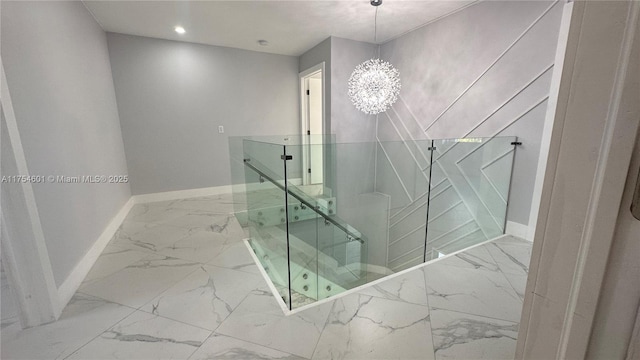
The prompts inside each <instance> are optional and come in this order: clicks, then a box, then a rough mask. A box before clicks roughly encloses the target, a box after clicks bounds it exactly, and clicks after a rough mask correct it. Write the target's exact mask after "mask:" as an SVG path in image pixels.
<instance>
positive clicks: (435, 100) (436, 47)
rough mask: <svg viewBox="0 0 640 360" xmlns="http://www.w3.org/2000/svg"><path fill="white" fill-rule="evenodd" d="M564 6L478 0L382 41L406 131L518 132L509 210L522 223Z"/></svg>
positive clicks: (397, 120)
mask: <svg viewBox="0 0 640 360" xmlns="http://www.w3.org/2000/svg"><path fill="white" fill-rule="evenodd" d="M550 7H551V9H550V10H549V8H550ZM547 10H548V11H547ZM545 12H546V13H545ZM543 14H544V15H543ZM561 14H562V3H561V2H559V3H556V5H555V6H554V5H553V3H551V2H545V1H495V2H494V1H490V2H480V3H478V4H477V5H473V6H471V7H468V8H466V9H464V10H462V11H460V12H458V13H455V14H453V15H451V16H448V17H446V18H443V19H442V20H439V21H437V22H434V23H432V24H429V25H427V26H425V27H422V28H420V29H417V30H415V31H413V32H410V33H408V34H406V35H404V36H402V37H400V38H398V39H396V40H394V41H391V42H389V43H386V44H384V45H383V46H382V47H381V57H382V58H383V59H385V60H388V61H390V62H391V63H392V64H393V65H394V66H395V67H396V68H398V70H399V71H400V76H401V79H402V90H401V93H400V99H399V100H398V102H397V103H396V104H395V105H394V107H393V110H392V111H388V112H387V113H388V114H389V116H391V117H392V118H393V122H394V125H396V127H398V128H399V129H400V133H402V134H401V135H403V136H404V137H406V136H407V135H406V134H410V136H412V137H413V138H416V139H423V138H430V139H439V138H457V137H465V136H471V137H492V136H495V135H503V136H510V135H515V136H518V137H519V138H520V139H521V141H522V142H523V145H522V146H520V147H518V149H517V153H516V161H515V169H514V171H513V182H512V188H511V189H512V190H511V198H510V204H509V212H508V216H507V217H508V219H509V220H510V221H514V222H517V223H520V224H524V225H526V224H528V222H529V209H530V206H531V196H532V193H533V186H534V181H535V171H536V167H537V159H538V153H539V150H540V138H541V135H542V126H543V123H544V116H545V108H546V104H547V101H546V98H547V96H548V92H549V86H550V80H551V73H552V65H553V61H554V55H555V49H556V42H557V34H558V28H559V24H560V16H561ZM379 121H380V124H381V127H380V128H379V129H378V131H379V134H378V135H379V136H380V137H381V138H382V139H385V138H397V136H398V134H396V133H394V132H395V130H394V129H393V127H391V126H389V124H387V123H388V122H389V121H391V120H390V118H389V117H387V115H386V114H381V115H380V117H379ZM425 130H426V131H425ZM403 158H406V157H403Z"/></svg>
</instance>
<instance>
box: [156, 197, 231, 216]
mask: <svg viewBox="0 0 640 360" xmlns="http://www.w3.org/2000/svg"><path fill="white" fill-rule="evenodd" d="M235 205H242V204H238V203H236V202H235V201H234V199H233V195H232V194H220V195H211V196H203V197H197V198H189V199H180V200H173V201H168V202H167V204H166V205H165V206H167V207H170V208H171V207H172V208H178V209H190V210H203V211H208V212H212V213H217V214H230V213H232V212H234V211H235V208H234V206H235Z"/></svg>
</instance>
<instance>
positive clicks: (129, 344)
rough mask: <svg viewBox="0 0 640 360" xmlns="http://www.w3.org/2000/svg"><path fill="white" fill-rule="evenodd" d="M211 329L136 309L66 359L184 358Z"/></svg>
mask: <svg viewBox="0 0 640 360" xmlns="http://www.w3.org/2000/svg"><path fill="white" fill-rule="evenodd" d="M210 333H211V332H210V331H208V330H204V329H200V328H197V327H195V326H190V325H187V324H183V323H179V322H177V321H173V320H169V319H165V318H163V317H160V316H156V315H153V314H149V313H146V312H143V311H136V312H135V313H133V314H131V315H130V316H128V317H126V318H125V319H124V320H122V321H120V322H119V323H118V324H116V325H115V326H113V327H112V328H110V329H109V330H107V331H105V332H104V333H102V334H101V335H100V336H99V337H97V338H95V339H94V340H92V341H91V342H89V343H88V344H86V345H85V346H83V347H82V348H81V349H80V350H78V351H76V352H75V353H73V354H72V355H71V356H70V357H68V359H83V360H84V359H186V358H187V357H189V356H190V355H191V354H192V353H193V352H194V351H196V350H197V349H198V347H200V345H202V343H203V342H204V340H205V339H206V338H207V337H208V336H209V334H210Z"/></svg>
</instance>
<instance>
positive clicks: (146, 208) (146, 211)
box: [126, 203, 190, 223]
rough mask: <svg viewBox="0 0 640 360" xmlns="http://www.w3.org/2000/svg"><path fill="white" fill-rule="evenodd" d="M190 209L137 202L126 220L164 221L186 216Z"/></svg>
mask: <svg viewBox="0 0 640 360" xmlns="http://www.w3.org/2000/svg"><path fill="white" fill-rule="evenodd" d="M189 211H190V210H188V209H179V208H171V207H167V206H166V205H165V204H161V203H147V204H137V205H135V206H134V207H133V208H131V211H129V214H127V218H126V221H135V222H143V223H163V222H167V221H169V220H172V219H176V218H179V217H181V216H184V215H186V214H188V213H189Z"/></svg>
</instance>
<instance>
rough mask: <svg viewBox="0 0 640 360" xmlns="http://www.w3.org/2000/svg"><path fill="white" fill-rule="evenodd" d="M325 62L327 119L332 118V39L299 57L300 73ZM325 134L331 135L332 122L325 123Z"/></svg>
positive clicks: (325, 106) (325, 107) (327, 39)
mask: <svg viewBox="0 0 640 360" xmlns="http://www.w3.org/2000/svg"><path fill="white" fill-rule="evenodd" d="M323 61H324V72H325V73H324V78H325V81H326V84H325V87H324V100H325V101H324V113H325V114H326V115H325V116H326V119H327V120H329V119H330V117H331V38H330V37H328V38H326V39H325V40H324V41H322V42H321V43H319V44H318V45H316V46H314V47H313V48H311V49H310V50H308V51H307V52H305V53H304V54H302V55H300V57H298V71H299V72H303V71H305V70H308V69H310V68H312V67H314V66H316V65H318V64H320V63H321V62H323ZM324 133H325V134H331V121H325V124H324Z"/></svg>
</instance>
